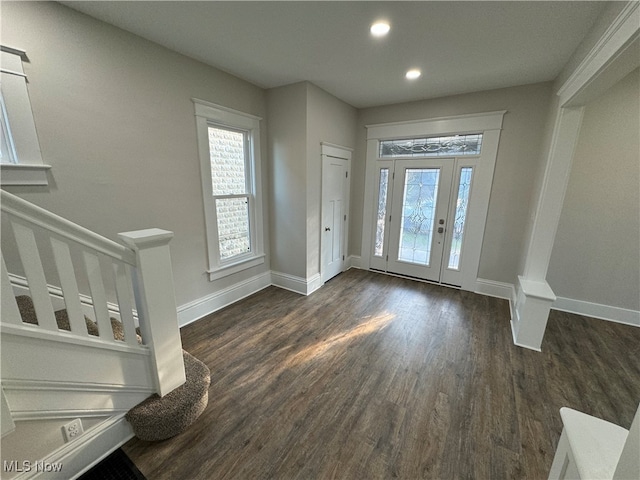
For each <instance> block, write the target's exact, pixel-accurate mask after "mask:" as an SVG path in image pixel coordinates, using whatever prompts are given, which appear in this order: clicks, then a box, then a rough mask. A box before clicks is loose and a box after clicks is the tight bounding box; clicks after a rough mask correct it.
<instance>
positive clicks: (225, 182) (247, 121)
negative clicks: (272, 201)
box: [192, 99, 264, 280]
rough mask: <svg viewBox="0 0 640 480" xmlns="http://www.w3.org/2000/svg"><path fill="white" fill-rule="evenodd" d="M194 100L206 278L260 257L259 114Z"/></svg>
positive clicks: (258, 261) (257, 262)
mask: <svg viewBox="0 0 640 480" xmlns="http://www.w3.org/2000/svg"><path fill="white" fill-rule="evenodd" d="M192 100H193V102H194V105H195V114H196V126H197V134H198V149H199V154H200V172H201V175H202V191H203V193H204V211H205V223H206V233H207V247H208V256H209V268H208V270H207V271H208V273H209V279H210V280H216V279H218V278H222V277H224V276H226V275H230V274H233V273H237V272H239V271H241V270H244V269H247V268H250V267H253V266H256V265H260V264H262V263H264V244H263V225H262V215H261V212H262V198H261V197H262V195H261V189H260V185H261V173H260V120H261V119H260V118H259V117H255V116H253V115H249V114H245V113H242V112H238V111H236V110H231V109H228V108H226V107H222V106H220V105H215V104H212V103H208V102H205V101H202V100H197V99H192Z"/></svg>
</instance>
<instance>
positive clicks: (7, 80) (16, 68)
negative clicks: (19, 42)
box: [0, 45, 51, 186]
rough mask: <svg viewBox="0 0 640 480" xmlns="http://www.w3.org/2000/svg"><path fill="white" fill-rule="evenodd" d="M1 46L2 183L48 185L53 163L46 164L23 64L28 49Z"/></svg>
mask: <svg viewBox="0 0 640 480" xmlns="http://www.w3.org/2000/svg"><path fill="white" fill-rule="evenodd" d="M0 50H1V52H0V63H1V64H2V73H1V74H0V76H1V77H2V81H1V82H0V85H1V86H2V98H1V99H0V104H1V105H0V120H1V121H0V123H1V127H0V128H1V129H2V131H3V132H2V138H3V142H2V151H3V158H4V163H2V164H1V165H0V183H1V184H2V185H3V186H6V185H14V186H15V185H36V186H43V185H44V186H46V185H48V182H49V179H48V175H47V171H48V169H50V168H51V167H50V166H49V165H45V164H44V161H43V160H42V152H41V150H40V143H39V142H38V133H37V131H36V124H35V121H34V119H33V111H32V108H31V100H30V99H29V90H28V88H27V77H26V75H25V73H24V69H23V68H22V62H23V61H24V60H25V59H26V58H27V57H26V53H25V52H24V50H21V49H17V48H12V47H6V46H4V45H3V46H2V47H1V48H0ZM7 160H8V161H7Z"/></svg>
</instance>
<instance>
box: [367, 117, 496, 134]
mask: <svg viewBox="0 0 640 480" xmlns="http://www.w3.org/2000/svg"><path fill="white" fill-rule="evenodd" d="M505 113H507V111H506V110H500V111H496V112H482V113H470V114H467V115H455V116H450V117H436V118H427V119H422V120H407V121H403V122H392V123H377V124H372V125H365V127H366V128H367V140H370V139H372V138H375V139H377V140H382V139H386V138H402V137H412V136H415V135H424V134H425V133H426V134H427V135H446V134H455V133H477V132H480V131H483V130H500V129H502V119H503V117H504V114H505Z"/></svg>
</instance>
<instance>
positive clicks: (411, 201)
mask: <svg viewBox="0 0 640 480" xmlns="http://www.w3.org/2000/svg"><path fill="white" fill-rule="evenodd" d="M439 181H440V170H439V169H437V168H425V169H415V168H408V169H407V170H406V172H405V177H404V198H403V200H402V219H401V220H400V221H401V222H402V224H401V225H400V248H399V251H398V260H400V261H403V262H409V263H417V264H420V265H426V266H428V265H429V262H430V259H431V241H432V239H433V225H434V221H435V213H436V203H437V199H438V183H439Z"/></svg>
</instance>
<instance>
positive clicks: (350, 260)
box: [347, 255, 362, 269]
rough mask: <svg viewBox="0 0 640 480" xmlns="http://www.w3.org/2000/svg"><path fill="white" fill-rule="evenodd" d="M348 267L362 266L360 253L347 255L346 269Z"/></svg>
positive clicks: (359, 267)
mask: <svg viewBox="0 0 640 480" xmlns="http://www.w3.org/2000/svg"><path fill="white" fill-rule="evenodd" d="M349 268H358V269H361V268H362V257H360V255H349V256H348V257H347V269H349Z"/></svg>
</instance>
